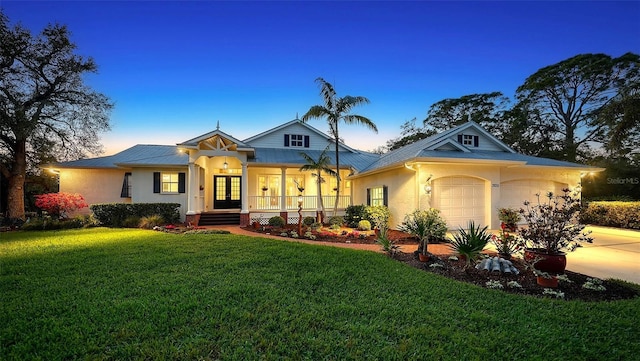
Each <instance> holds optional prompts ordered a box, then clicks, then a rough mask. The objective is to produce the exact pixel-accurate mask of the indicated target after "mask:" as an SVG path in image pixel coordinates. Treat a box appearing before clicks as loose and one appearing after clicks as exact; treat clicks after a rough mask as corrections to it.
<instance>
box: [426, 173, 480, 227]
mask: <svg viewBox="0 0 640 361" xmlns="http://www.w3.org/2000/svg"><path fill="white" fill-rule="evenodd" d="M434 206H435V208H437V209H439V210H440V212H441V214H442V216H443V218H444V219H445V220H446V222H447V226H448V227H449V228H450V229H455V228H458V227H459V226H465V227H466V225H467V223H468V222H469V221H470V220H472V221H474V222H475V223H476V224H485V218H484V214H485V212H484V208H485V191H484V181H483V180H480V179H477V178H471V177H445V178H439V179H436V180H434Z"/></svg>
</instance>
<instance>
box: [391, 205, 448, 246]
mask: <svg viewBox="0 0 640 361" xmlns="http://www.w3.org/2000/svg"><path fill="white" fill-rule="evenodd" d="M398 229H399V230H401V231H403V232H407V233H409V234H411V235H414V236H416V237H418V241H419V242H420V250H421V251H422V253H423V254H427V246H428V244H429V243H430V242H431V241H432V240H434V239H443V238H444V236H445V234H446V233H447V224H446V223H445V221H444V219H442V217H441V216H440V211H439V210H437V209H435V208H429V209H425V210H419V209H416V210H415V211H413V213H410V214H407V215H406V216H405V217H404V221H403V222H402V224H401V225H400V226H399V227H398Z"/></svg>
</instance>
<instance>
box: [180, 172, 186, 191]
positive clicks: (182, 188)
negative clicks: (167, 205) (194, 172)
mask: <svg viewBox="0 0 640 361" xmlns="http://www.w3.org/2000/svg"><path fill="white" fill-rule="evenodd" d="M186 183H187V182H186V174H185V173H184V172H180V173H178V193H184V192H185V185H186Z"/></svg>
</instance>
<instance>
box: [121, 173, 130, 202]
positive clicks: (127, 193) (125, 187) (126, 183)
mask: <svg viewBox="0 0 640 361" xmlns="http://www.w3.org/2000/svg"><path fill="white" fill-rule="evenodd" d="M129 177H131V172H126V173H125V174H124V179H123V180H122V191H121V192H120V198H130V197H131V192H130V191H129Z"/></svg>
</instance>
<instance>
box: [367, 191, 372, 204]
mask: <svg viewBox="0 0 640 361" xmlns="http://www.w3.org/2000/svg"><path fill="white" fill-rule="evenodd" d="M367 205H368V206H370V205H371V188H367Z"/></svg>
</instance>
